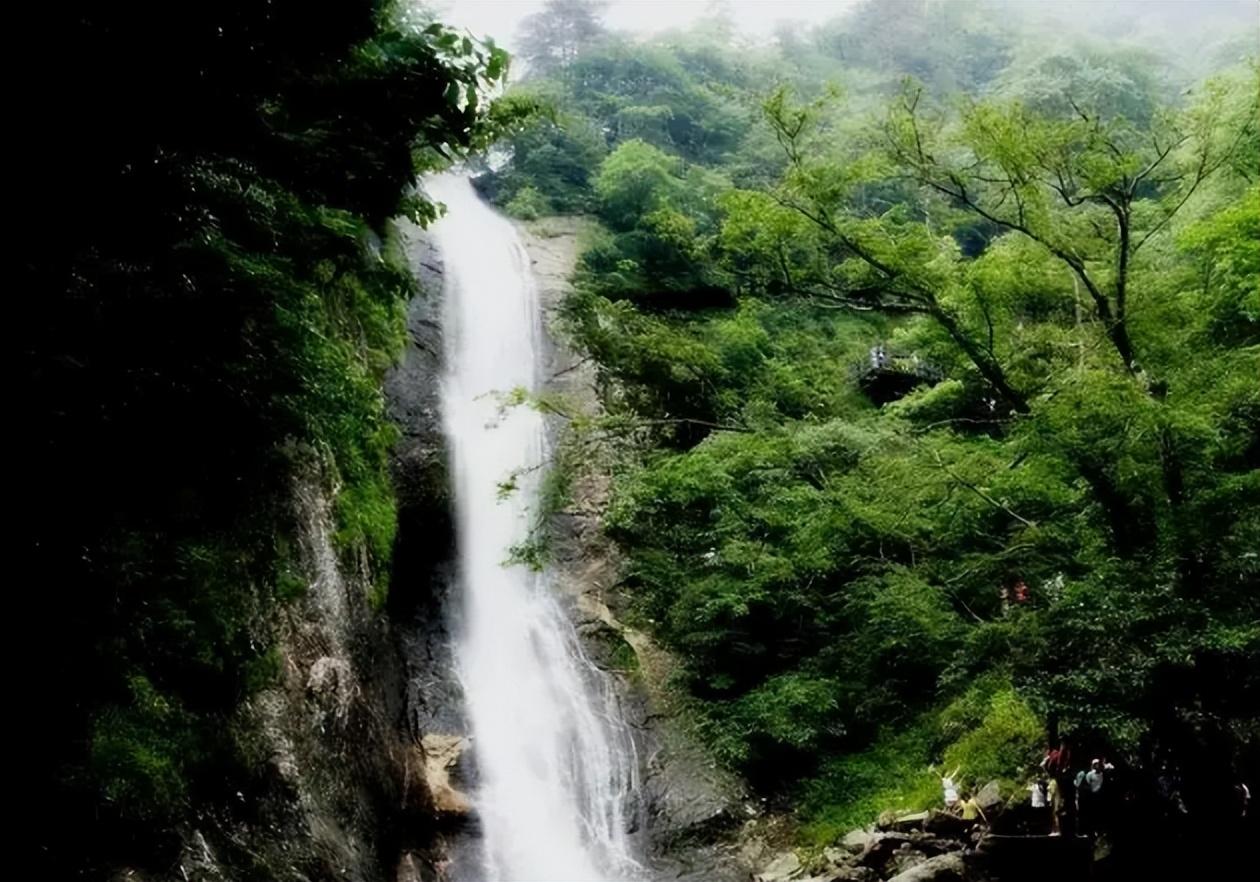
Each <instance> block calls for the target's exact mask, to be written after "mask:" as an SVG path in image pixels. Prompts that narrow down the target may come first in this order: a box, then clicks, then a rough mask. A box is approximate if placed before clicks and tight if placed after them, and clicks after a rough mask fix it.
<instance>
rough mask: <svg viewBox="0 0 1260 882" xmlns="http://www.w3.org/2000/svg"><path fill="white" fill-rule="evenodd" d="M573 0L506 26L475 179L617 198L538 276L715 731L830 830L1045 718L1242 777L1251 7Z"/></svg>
mask: <svg viewBox="0 0 1260 882" xmlns="http://www.w3.org/2000/svg"><path fill="white" fill-rule="evenodd" d="M574 5H575V4H572V3H562V2H561V3H551V4H548V9H547V11H546V12H544V13H543V14H542V17H541V18H540V19H539V20H537V21H535V22H534V23H533V25H532V26H531V27H532V28H533V30H532V31H531V39H530V40H527V41H526V49H527V53H526V59H525V60H526V62H527V64H530V65H531V69H532V70H533V71H534V75H533V76H532V77H531V78H529V80H528V81H527V82H526V83H525V84H524V85H522V86H521V87H520V89H521V91H522V93H524V94H529V95H531V96H536V97H539V98H541V99H543V100H545V101H547V102H550V104H551V106H552V113H551V114H550V116H549V117H547V118H545V119H540V120H539V121H537V122H536V124H534V125H533V126H531V127H529V128H527V129H526V130H525V131H523V132H522V133H520V134H519V135H517V136H516V137H515V138H513V139H510V140H509V144H510V146H511V147H512V148H513V153H512V158H511V161H510V162H509V163H508V164H507V165H506V166H505V167H503V168H502V169H500V170H498V171H496V172H494V173H492V174H489V175H487V176H486V178H484V179H483V181H482V186H483V188H484V189H485V190H486V192H487V193H489V194H490V195H491V196H492V198H495V199H497V200H499V201H500V202H501V203H502V204H504V205H505V206H506V207H507V209H508V210H509V211H515V212H517V213H519V214H522V215H526V216H534V215H537V214H540V213H546V212H548V211H552V212H575V211H591V212H594V213H595V214H596V215H597V216H598V217H599V218H600V220H601V221H602V223H603V226H604V232H603V233H602V234H601V235H600V236H598V237H596V238H595V239H594V240H593V241H592V242H590V243H589V247H588V249H587V250H586V252H585V254H584V255H583V257H582V259H581V263H580V268H579V271H578V274H577V286H576V291H575V293H574V294H573V296H572V297H571V298H570V300H569V302H568V303H567V305H566V308H565V314H564V316H563V321H564V325H565V328H566V329H567V331H568V332H569V333H570V334H571V335H572V337H573V338H574V340H575V341H576V342H577V343H578V344H579V345H580V346H581V347H582V348H583V349H584V350H585V351H586V352H588V353H589V354H590V355H591V357H593V359H594V360H595V361H596V363H597V364H598V367H599V371H600V376H601V378H602V380H603V395H604V405H605V407H606V409H607V412H608V418H607V420H606V421H605V422H604V423H601V424H600V425H598V426H596V427H594V428H593V429H592V428H590V427H589V426H587V428H586V429H585V430H586V431H588V432H589V431H595V432H597V433H601V434H607V433H608V432H609V431H619V432H624V433H625V434H626V435H627V437H630V438H632V439H633V440H634V441H635V442H636V443H635V444H634V445H632V446H631V447H630V448H629V450H630V452H629V453H627V454H626V455H625V456H624V457H623V458H622V461H621V463H620V465H619V469H618V474H617V476H616V484H615V490H614V494H613V499H612V503H611V507H610V510H609V511H608V513H607V527H608V530H609V531H610V533H611V535H612V536H613V537H614V538H615V539H616V540H617V541H618V543H619V544H620V546H621V547H622V549H623V550H624V551H625V553H626V555H627V558H628V563H627V570H626V586H625V588H626V591H627V593H628V595H629V596H630V597H631V599H632V603H633V604H634V606H635V610H636V612H637V614H638V616H639V618H640V619H641V621H642V622H643V623H644V624H646V625H647V626H649V627H650V628H651V629H652V630H653V631H654V633H655V634H656V635H657V636H658V637H659V638H661V639H662V640H664V641H665V642H666V643H667V644H668V645H669V646H671V647H672V648H674V649H675V650H677V651H678V653H679V655H680V657H681V658H682V659H683V660H684V662H685V666H686V671H687V686H688V687H689V688H690V690H691V691H692V693H693V694H694V695H695V696H696V697H697V698H698V699H699V701H700V706H701V707H702V708H703V713H704V716H705V720H706V723H705V725H706V726H707V727H708V730H709V732H710V733H711V737H712V743H713V744H714V745H715V746H716V748H717V750H718V751H719V753H720V754H721V755H722V756H723V757H724V758H725V759H727V760H728V761H730V762H732V763H735V764H738V765H739V766H740V767H741V768H743V769H744V770H745V771H746V772H747V773H748V774H749V775H750V776H751V777H752V779H753V780H754V782H756V783H759V784H760V785H761V786H763V787H765V788H766V789H767V790H769V791H772V792H777V793H786V794H791V795H794V796H795V797H796V798H797V800H798V804H799V805H800V806H801V808H802V811H803V814H804V816H805V819H806V820H808V821H810V822H811V824H812V826H811V828H810V829H811V830H813V831H814V833H815V834H816V835H817V836H818V837H819V838H821V839H824V840H825V839H827V838H829V837H831V836H833V835H834V834H835V833H836V832H837V831H839V830H842V829H844V827H845V825H848V824H852V823H854V822H857V821H860V820H864V819H866V818H867V816H869V814H870V813H871V812H872V811H873V810H875V809H878V808H888V807H895V806H897V805H904V806H907V807H910V806H918V805H922V804H926V803H930V802H932V801H934V800H935V799H939V785H938V783H937V781H936V779H934V778H932V777H931V776H930V775H929V773H928V772H927V766H928V764H929V763H931V762H934V761H937V762H939V761H941V760H942V759H944V760H947V761H948V763H949V764H950V765H951V767H952V765H954V764H961V766H962V768H963V775H964V777H965V778H966V779H967V781H968V782H969V783H970V782H977V781H978V782H979V783H983V782H984V781H985V780H988V779H989V778H1006V779H1016V778H1018V777H1019V776H1021V775H1022V774H1024V773H1025V770H1026V769H1027V768H1029V767H1030V766H1031V764H1033V763H1035V761H1036V759H1038V758H1039V752H1040V750H1041V749H1042V748H1043V747H1044V742H1045V738H1046V731H1047V729H1048V728H1049V729H1052V728H1055V727H1057V728H1059V729H1060V730H1061V731H1065V732H1070V733H1072V734H1073V735H1074V736H1075V737H1076V739H1077V740H1078V742H1079V743H1081V744H1082V745H1084V746H1087V747H1094V748H1096V749H1097V750H1098V751H1107V752H1108V753H1109V754H1110V755H1112V756H1113V757H1114V758H1115V759H1117V760H1118V761H1121V762H1122V763H1124V765H1125V766H1126V767H1127V768H1128V769H1131V770H1132V771H1134V772H1135V775H1134V778H1133V780H1135V781H1146V782H1147V783H1149V779H1144V778H1143V777H1142V775H1143V774H1144V773H1145V772H1150V771H1151V770H1153V769H1155V768H1156V767H1157V766H1158V764H1159V763H1161V762H1168V763H1171V764H1172V765H1174V766H1175V767H1177V768H1178V769H1179V770H1180V773H1181V774H1183V775H1184V779H1185V781H1186V782H1187V785H1186V786H1187V789H1188V792H1187V794H1186V796H1187V798H1188V800H1189V803H1188V804H1189V805H1190V806H1191V808H1192V811H1195V812H1200V813H1204V814H1210V813H1212V812H1214V811H1217V810H1218V809H1221V808H1223V807H1225V806H1228V805H1231V804H1232V803H1231V801H1230V799H1229V797H1228V794H1227V789H1228V787H1229V786H1230V785H1231V784H1232V783H1233V782H1234V781H1235V780H1238V779H1239V777H1240V776H1242V777H1247V776H1248V775H1249V776H1250V778H1249V779H1250V780H1252V781H1255V780H1256V775H1257V772H1260V730H1258V729H1257V727H1256V720H1257V718H1258V714H1257V710H1258V709H1260V677H1258V672H1260V628H1258V627H1257V622H1260V593H1257V585H1258V583H1260V557H1257V551H1256V549H1257V548H1260V442H1258V441H1257V438H1258V437H1260V434H1258V433H1257V426H1258V425H1260V384H1258V383H1257V382H1256V378H1257V377H1258V376H1260V288H1258V285H1260V282H1258V280H1260V190H1258V189H1257V182H1256V169H1257V168H1260V129H1258V128H1257V98H1256V95H1257V75H1256V67H1255V63H1256V62H1255V59H1254V58H1252V59H1250V60H1247V59H1245V55H1244V53H1245V52H1247V51H1254V30H1253V31H1252V34H1251V36H1252V38H1253V40H1252V42H1251V43H1250V44H1247V43H1246V42H1236V41H1234V42H1231V40H1230V39H1229V38H1225V39H1224V41H1223V42H1219V43H1216V44H1212V43H1210V41H1209V40H1208V39H1207V38H1206V37H1204V36H1203V34H1206V33H1208V31H1206V30H1200V31H1194V32H1193V33H1187V34H1186V35H1185V36H1184V37H1183V38H1182V39H1183V42H1182V45H1183V46H1186V45H1194V46H1195V49H1196V53H1195V54H1194V55H1193V56H1191V55H1188V54H1185V55H1175V54H1171V53H1168V54H1163V55H1161V54H1157V53H1154V52H1151V51H1149V50H1147V49H1145V48H1144V47H1142V46H1140V45H1137V44H1126V43H1125V42H1123V41H1120V40H1115V41H1112V42H1111V43H1109V44H1104V43H1102V42H1099V41H1093V40H1091V39H1090V38H1089V37H1088V36H1087V35H1085V34H1081V33H1071V32H1068V33H1064V34H1062V35H1061V39H1047V38H1046V36H1045V33H1044V32H1038V33H1036V34H1033V33H1031V32H1029V31H1028V30H1026V29H1023V28H1022V26H1021V23H1020V18H1019V17H1018V16H1010V15H1000V14H996V13H995V10H996V9H997V7H996V6H994V7H988V6H986V5H984V4H925V3H913V2H911V3H898V4H883V3H873V2H871V3H867V4H865V5H863V6H861V7H858V8H857V9H856V10H854V11H853V12H852V13H851V14H849V15H847V16H846V17H843V18H840V19H837V20H836V21H835V22H834V23H832V24H829V25H827V26H824V27H821V28H817V29H815V30H812V31H809V32H800V31H796V32H788V31H784V32H783V33H781V34H779V35H778V36H777V37H776V39H775V40H774V41H773V42H771V43H761V44H757V45H752V44H749V43H747V42H744V43H740V42H739V41H738V40H737V39H736V38H735V37H734V36H733V33H732V29H731V27H730V23H729V22H724V21H723V20H722V19H721V18H720V17H717V18H713V19H711V20H708V21H706V22H704V23H702V24H701V25H700V26H698V27H697V28H695V29H694V30H693V31H691V32H688V33H681V34H671V35H667V36H665V37H662V38H659V39H654V40H652V41H647V42H635V41H632V40H630V39H626V38H622V37H620V36H618V35H616V34H612V33H608V32H604V31H601V30H600V29H599V28H597V27H592V25H591V22H590V21H587V20H584V21H583V23H582V24H581V27H564V26H562V25H563V24H564V22H566V21H567V17H568V16H571V15H573V14H574V12H573V8H572V7H574ZM548 16H549V17H550V18H548ZM547 32H551V33H557V34H560V33H563V34H567V35H573V34H579V35H580V38H576V37H574V38H573V39H572V41H571V42H572V43H573V44H572V45H570V44H569V43H566V44H565V45H564V46H563V47H561V46H557V45H554V44H549V43H547V42H546V41H545V40H540V38H539V34H545V33H547ZM1220 33H1223V32H1220ZM566 39H568V38H566ZM1195 41H1198V42H1195ZM573 443H577V444H580V443H581V439H577V440H576V441H574V442H573Z"/></svg>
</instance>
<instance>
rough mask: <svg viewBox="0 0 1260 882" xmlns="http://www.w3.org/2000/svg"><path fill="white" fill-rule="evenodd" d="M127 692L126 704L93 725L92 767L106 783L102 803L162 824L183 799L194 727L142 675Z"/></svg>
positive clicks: (193, 747) (103, 714)
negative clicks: (155, 819) (156, 820)
mask: <svg viewBox="0 0 1260 882" xmlns="http://www.w3.org/2000/svg"><path fill="white" fill-rule="evenodd" d="M127 686H128V689H129V691H130V696H129V701H128V703H127V704H125V705H121V706H112V707H106V708H105V709H104V710H103V711H102V712H101V714H100V716H99V717H98V718H97V720H96V722H95V725H94V728H93V732H92V743H91V764H92V768H93V770H94V771H95V773H96V775H97V776H98V777H99V778H100V780H102V781H103V782H105V783H104V796H105V799H107V800H108V801H109V802H111V803H113V804H115V805H116V806H118V807H119V808H121V810H123V811H125V812H128V813H136V814H139V815H140V816H141V817H145V818H152V817H158V818H160V817H162V816H163V815H164V814H166V813H168V812H171V811H174V810H176V809H177V808H178V807H179V806H180V804H181V803H182V802H183V801H184V800H185V799H186V798H187V789H188V784H187V779H186V765H187V763H188V762H189V760H190V758H192V757H194V756H195V751H196V747H197V742H196V738H197V736H196V735H195V732H194V721H193V719H192V718H191V717H190V716H189V715H188V714H187V713H186V712H185V711H184V710H183V709H182V708H180V707H178V706H177V705H175V704H173V703H172V702H171V701H170V700H169V699H167V698H166V697H164V696H163V695H161V694H160V693H159V692H158V691H157V689H155V688H154V686H153V684H152V683H151V682H150V681H149V680H148V679H147V678H146V677H144V676H143V675H140V674H137V675H133V676H132V677H131V678H130V679H129V681H128V683H127Z"/></svg>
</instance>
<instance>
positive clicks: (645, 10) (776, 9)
mask: <svg viewBox="0 0 1260 882" xmlns="http://www.w3.org/2000/svg"><path fill="white" fill-rule="evenodd" d="M854 2H857V0H726V2H725V3H724V5H725V6H726V7H727V8H729V9H730V10H731V12H732V13H733V14H734V18H735V21H736V24H737V25H738V26H739V27H740V28H741V29H742V30H745V31H748V32H749V33H769V32H770V31H772V30H773V28H774V25H775V23H776V22H779V21H784V20H797V21H808V22H812V23H817V22H821V21H825V20H827V19H829V18H835V17H836V16H837V15H839V14H840V12H841V11H842V10H844V9H845V8H846V7H847V6H850V5H852V4H853V3H854ZM429 5H430V6H432V7H433V8H434V9H436V10H437V12H438V18H439V19H440V20H441V21H444V22H446V23H447V24H451V25H455V26H456V27H462V28H467V29H468V30H470V31H472V32H473V33H474V34H476V35H478V36H482V35H489V36H491V37H493V38H494V39H495V42H497V43H500V44H502V45H504V46H507V47H508V48H511V46H512V37H513V36H514V35H515V33H516V29H517V27H518V26H519V25H520V23H521V19H523V18H525V16H527V15H529V14H530V13H533V12H537V11H538V10H540V9H542V7H543V0H432V2H431V3H430V4H429ZM712 6H713V0H614V2H612V3H610V4H609V5H608V7H607V10H606V14H605V16H604V20H605V21H606V22H607V23H608V26H609V27H611V28H613V29H614V30H626V31H634V32H636V33H653V32H655V31H664V30H669V29H670V28H676V27H683V26H686V25H688V24H690V23H691V22H693V21H695V20H696V19H697V18H701V17H703V16H704V14H705V13H706V12H708V11H709V10H710V9H711V8H712Z"/></svg>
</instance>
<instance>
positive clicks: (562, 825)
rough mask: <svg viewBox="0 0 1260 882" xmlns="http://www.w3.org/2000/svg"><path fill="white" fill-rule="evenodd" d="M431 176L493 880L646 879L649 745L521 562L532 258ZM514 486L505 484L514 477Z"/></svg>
mask: <svg viewBox="0 0 1260 882" xmlns="http://www.w3.org/2000/svg"><path fill="white" fill-rule="evenodd" d="M426 188H427V189H428V191H429V193H430V194H431V195H432V196H433V198H435V199H437V200H439V201H441V202H443V203H445V204H446V206H447V215H446V216H445V217H444V218H443V219H442V220H440V221H439V222H438V223H437V224H436V225H435V226H434V227H433V232H434V235H435V237H436V239H437V244H438V247H439V249H440V251H441V253H442V257H443V265H444V272H445V277H444V279H445V281H444V286H445V288H444V310H445V315H444V324H445V334H446V340H447V373H446V377H445V381H444V387H443V393H442V406H443V419H444V425H445V430H446V433H447V438H448V441H449V444H450V449H451V451H452V480H453V486H454V491H455V508H456V515H457V531H458V553H459V559H458V564H459V579H460V591H461V593H462V594H461V597H462V600H461V603H460V604H459V607H460V609H459V619H458V621H457V622H456V629H455V631H456V638H455V639H456V646H455V659H456V668H457V670H456V673H457V676H458V677H459V680H460V683H461V685H462V687H463V692H464V699H465V705H466V712H467V716H468V722H469V730H470V733H471V737H472V751H473V757H474V762H475V765H476V770H477V781H476V784H475V787H474V791H473V802H474V807H475V810H476V814H477V817H478V820H479V822H480V827H481V832H482V840H481V853H482V856H481V866H480V867H479V868H478V871H477V873H478V875H477V876H476V877H475V878H476V879H477V880H478V882H529V880H538V882H566V880H572V882H579V880H580V882H593V880H607V882H611V880H628V879H632V878H637V876H638V871H637V865H636V863H635V861H634V859H633V856H632V848H631V843H630V838H629V836H628V834H627V827H628V826H629V824H628V822H629V812H630V811H631V806H632V805H633V802H634V798H635V795H636V793H635V791H636V789H637V761H636V759H635V756H634V745H633V742H632V740H631V738H630V737H629V733H628V730H627V727H626V725H625V723H624V721H623V720H622V717H621V714H620V710H619V707H618V702H617V696H616V694H615V692H614V691H613V689H612V686H611V683H610V682H609V679H608V677H607V675H606V674H604V673H603V672H602V671H600V670H598V669H597V668H595V667H594V665H592V664H591V663H590V662H589V661H588V660H587V658H586V657H585V655H584V654H583V651H582V647H581V644H580V642H579V640H578V637H577V634H576V632H575V630H574V627H573V624H572V622H571V621H570V620H569V617H568V616H567V615H566V614H565V611H564V609H563V607H562V606H561V604H560V603H559V602H558V600H557V598H556V597H555V596H554V592H553V591H552V586H551V584H550V580H549V578H548V575H547V573H546V572H541V573H538V572H534V571H532V570H530V569H529V568H527V567H524V566H520V565H508V564H507V563H506V561H507V559H508V557H509V554H510V550H511V548H512V547H513V546H514V545H516V544H518V543H520V542H521V541H522V540H523V539H525V538H526V536H527V534H528V529H529V517H530V510H531V507H532V506H533V505H534V504H535V503H536V501H537V498H538V483H539V477H540V472H541V471H542V467H543V465H544V463H545V457H546V444H547V439H546V434H545V431H544V425H543V420H542V417H541V415H540V414H539V413H538V412H537V411H536V410H534V409H532V408H530V407H527V406H515V407H507V408H505V407H503V406H502V396H503V395H504V394H505V393H511V392H512V391H513V390H517V389H526V390H530V391H536V390H537V389H538V388H539V380H540V377H539V372H540V356H541V352H540V346H541V341H542V328H541V317H540V313H539V307H538V301H537V292H536V288H535V283H534V279H533V275H532V273H531V270H530V260H529V255H528V254H527V253H526V251H525V248H524V246H523V245H522V244H521V242H520V239H519V237H518V236H517V234H516V230H515V228H514V227H513V226H512V224H511V223H510V222H509V221H507V220H506V219H504V218H503V217H500V216H499V215H498V214H496V213H495V212H494V211H493V210H492V209H491V208H490V207H489V206H488V205H486V204H485V203H484V202H482V201H481V200H480V199H479V198H478V196H477V194H476V192H475V191H474V190H473V188H472V185H471V184H470V182H469V181H468V179H467V178H466V177H463V176H456V175H449V174H448V175H441V176H438V177H436V178H434V179H431V180H430V181H429V182H428V183H427V184H426ZM505 482H506V483H512V484H514V485H515V486H514V489H510V490H505V488H504V486H503V485H504V484H505Z"/></svg>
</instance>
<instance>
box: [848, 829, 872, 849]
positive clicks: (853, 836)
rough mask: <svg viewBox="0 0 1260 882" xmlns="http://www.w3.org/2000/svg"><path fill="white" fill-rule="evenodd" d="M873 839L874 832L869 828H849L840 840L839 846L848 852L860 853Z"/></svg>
mask: <svg viewBox="0 0 1260 882" xmlns="http://www.w3.org/2000/svg"><path fill="white" fill-rule="evenodd" d="M874 839H875V834H874V833H872V832H871V831H869V830H850V831H849V832H848V833H845V834H844V838H843V839H841V840H840V847H841V848H843V849H844V850H845V851H847V852H849V853H850V854H861V853H862V852H864V851H866V847H867V846H868V845H870V844H871V842H872V841H873V840H874Z"/></svg>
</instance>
